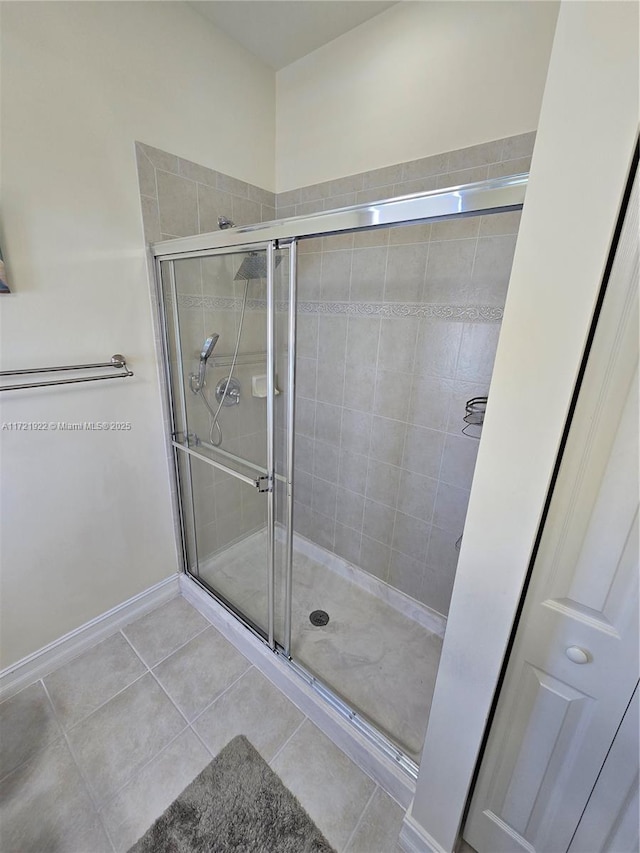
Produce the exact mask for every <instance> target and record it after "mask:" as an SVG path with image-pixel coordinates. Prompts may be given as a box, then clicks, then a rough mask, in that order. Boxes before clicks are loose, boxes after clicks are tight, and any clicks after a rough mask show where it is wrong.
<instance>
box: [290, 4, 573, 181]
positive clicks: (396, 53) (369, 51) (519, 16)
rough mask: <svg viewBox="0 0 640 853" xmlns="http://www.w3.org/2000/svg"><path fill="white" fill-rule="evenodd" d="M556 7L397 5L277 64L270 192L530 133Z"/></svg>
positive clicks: (549, 46)
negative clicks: (274, 155) (286, 63)
mask: <svg viewBox="0 0 640 853" xmlns="http://www.w3.org/2000/svg"><path fill="white" fill-rule="evenodd" d="M557 12H558V4H557V3H555V2H519V0H518V2H451V0H446V2H419V3H398V4H397V5H396V6H393V7H392V8H391V9H388V10H387V11H386V12H383V13H382V14H380V15H377V16H376V17H375V18H373V19H372V20H370V21H367V22H366V23H364V24H362V25H361V26H359V27H357V28H355V29H354V30H351V31H350V32H348V33H346V34H345V35H344V36H341V37H340V38H338V39H336V40H335V41H332V42H330V43H329V44H327V45H325V46H324V47H322V48H319V49H318V50H316V51H314V52H313V53H311V54H309V55H308V56H306V57H304V58H302V59H300V60H298V61H297V62H294V63H292V64H291V65H289V66H287V67H286V68H283V69H282V70H281V71H279V72H278V74H277V78H276V79H277V104H278V111H277V132H276V133H277V136H276V138H277V148H276V150H277V161H276V184H277V190H278V192H282V191H284V190H288V189H292V188H295V187H299V186H306V185H308V184H312V183H317V182H320V181H326V180H330V179H332V178H337V177H342V176H344V175H350V174H354V173H357V172H363V171H365V170H368V169H377V168H380V167H382V166H388V165H391V164H393V163H399V162H404V161H407V160H414V159H417V158H420V157H426V156H429V155H432V154H439V153H441V152H443V151H450V150H453V149H457V148H464V147H466V146H469V145H476V144H478V143H481V142H487V141H489V140H491V139H499V138H502V137H505V136H512V135H515V134H519V133H525V132H527V131H530V130H535V129H536V127H537V124H538V113H539V111H540V102H541V98H542V91H543V88H544V81H545V78H546V73H547V65H548V61H549V53H550V50H551V42H552V39H553V32H554V27H555V22H556V16H557Z"/></svg>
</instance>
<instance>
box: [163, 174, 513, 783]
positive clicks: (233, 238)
mask: <svg viewBox="0 0 640 853" xmlns="http://www.w3.org/2000/svg"><path fill="white" fill-rule="evenodd" d="M528 177H529V176H528V174H520V175H513V176H510V177H507V178H497V179H491V180H487V181H480V182H478V183H473V184H467V185H465V186H456V187H449V188H445V189H441V190H433V191H431V192H426V193H416V194H414V195H409V196H403V197H397V198H391V199H383V200H381V201H378V202H370V203H367V204H360V205H354V206H352V207H348V208H342V209H339V210H333V211H325V212H323V213H317V214H312V215H309V216H298V217H291V218H288V219H282V220H275V221H273V222H267V223H258V224H255V225H248V226H239V227H236V228H233V229H228V230H225V231H220V232H212V233H209V234H201V235H198V236H193V237H182V238H176V239H173V240H167V241H163V242H160V243H155V244H153V245H152V247H151V250H152V253H153V255H154V256H155V258H156V264H157V269H158V281H159V282H160V278H159V262H160V260H161V259H162V260H177V259H179V258H187V257H191V258H193V257H206V256H210V255H214V254H218V253H223V252H224V253H229V252H235V251H243V250H244V251H250V250H255V249H256V248H260V247H264V245H265V242H264V241H265V240H267V241H269V243H268V245H270V246H271V249H270V256H269V257H270V261H269V270H270V280H271V285H270V291H269V292H270V297H269V304H270V306H271V314H270V319H269V320H268V323H269V327H270V329H271V332H270V335H271V337H270V345H269V346H270V351H269V353H268V374H267V376H268V391H267V393H268V397H269V398H270V401H271V402H270V406H269V412H270V414H268V418H269V419H270V420H271V433H270V447H271V453H272V454H273V452H274V444H273V441H274V433H273V427H274V424H273V417H274V410H273V404H274V393H275V352H274V339H273V327H274V313H275V303H274V293H273V275H274V267H273V260H274V252H275V250H276V249H283V248H287V247H288V248H289V252H290V255H289V299H288V311H289V317H288V335H287V339H288V363H287V375H288V382H287V451H286V460H287V471H286V500H287V512H286V518H287V524H286V528H287V529H286V543H285V591H284V598H285V601H284V606H285V630H284V638H283V642H282V644H280V643H279V642H277V641H276V640H275V637H274V636H273V633H272V631H271V630H270V631H269V637H268V641H269V645H270V648H271V649H272V650H274V651H275V652H277V653H280V654H281V655H282V657H283V658H284V659H285V660H286V661H287V662H288V664H289V665H290V667H291V668H292V670H293V671H294V672H295V673H296V674H297V675H298V676H299V677H300V678H301V679H302V680H304V681H305V682H306V683H307V684H308V685H309V686H310V687H311V688H313V690H314V691H315V692H316V693H317V694H319V695H320V696H321V697H322V699H323V701H325V702H326V703H327V704H328V705H329V706H331V707H332V708H333V709H334V710H335V711H337V712H338V714H339V715H340V716H342V717H343V718H344V719H345V720H347V721H348V722H349V723H350V724H351V725H353V727H354V728H355V729H356V730H357V731H359V732H360V734H362V735H363V736H364V737H365V738H366V739H367V740H368V742H369V743H370V744H371V745H372V746H373V747H374V748H375V749H376V750H379V751H380V752H381V753H383V754H385V755H386V756H387V757H388V758H391V759H392V760H393V761H394V762H396V763H397V765H398V766H399V767H400V768H401V769H402V770H403V771H404V772H405V773H406V774H408V776H410V777H412V778H413V779H416V778H417V774H418V766H417V765H416V763H415V762H414V761H413V760H412V759H411V758H409V756H407V755H406V754H405V753H404V752H402V751H401V750H400V749H399V748H398V747H397V746H396V745H395V744H393V742H392V741H390V740H389V739H388V738H387V737H386V736H385V735H383V734H382V733H381V732H380V731H379V730H378V729H377V728H376V726H375V725H373V724H372V723H370V722H369V721H368V720H367V719H366V717H364V716H363V715H362V714H361V713H360V712H358V711H356V710H355V709H354V708H352V707H350V706H349V704H348V703H347V702H345V701H344V700H343V699H342V698H341V697H340V696H339V695H337V694H336V693H334V692H333V691H332V690H331V688H330V687H328V686H327V685H325V684H323V683H321V682H320V681H319V680H318V679H317V678H316V677H315V676H314V675H313V674H311V673H310V672H308V671H307V670H306V669H305V668H304V667H303V666H302V665H300V664H298V663H297V662H296V661H295V660H292V658H291V630H292V627H291V610H292V593H293V589H292V580H293V491H294V482H293V462H294V449H295V370H296V365H295V344H296V290H297V287H296V274H297V273H296V250H297V243H298V239H302V238H310V237H318V236H322V235H332V234H340V233H356V232H359V231H365V230H370V229H372V228H384V227H390V226H394V225H403V224H413V223H419V222H438V221H444V220H448V219H458V218H465V217H469V216H478V215H482V214H484V213H487V214H491V213H501V212H507V211H517V210H521V209H522V206H523V203H524V198H525V192H526V187H527V182H528ZM252 240H254V241H255V242H251V241H252ZM268 290H269V283H268ZM269 346H268V348H269ZM168 375H169V374H168V373H167V376H168ZM175 452H177V451H175ZM271 460H272V462H273V461H274V456H273V455H272V456H271ZM272 476H275V477H276V479H282V477H278V476H277V475H276V473H275V472H274V471H273V470H272ZM274 484H275V483H272V485H274ZM268 528H269V529H270V534H268V535H270V537H271V538H270V542H269V548H268V551H269V554H270V555H271V556H270V558H269V560H270V566H269V571H270V588H269V589H270V600H271V606H272V607H273V606H274V604H275V589H274V570H275V536H274V534H275V518H274V515H273V497H272V498H271V515H270V523H269V524H268ZM182 533H183V536H184V528H182ZM205 589H207V592H209V594H211V590H209V589H208V588H207V587H205ZM218 600H219V601H220V599H218ZM220 603H222V604H223V605H224V606H225V607H227V609H228V610H230V611H231V612H232V613H233V614H234V615H235V616H236V617H238V618H240V620H241V621H243V623H244V624H245V625H246V626H247V627H249V628H251V627H252V626H251V625H248V624H247V622H246V620H245V619H243V618H242V615H241V614H238V613H237V612H236V611H235V610H234V609H233V608H230V607H229V606H228V604H227V603H226V602H224V601H221V602H220ZM272 622H273V613H271V616H270V624H271V626H272ZM254 633H258V632H255V630H254ZM258 635H259V636H260V634H258ZM262 639H263V640H264V639H265V638H264V637H262Z"/></svg>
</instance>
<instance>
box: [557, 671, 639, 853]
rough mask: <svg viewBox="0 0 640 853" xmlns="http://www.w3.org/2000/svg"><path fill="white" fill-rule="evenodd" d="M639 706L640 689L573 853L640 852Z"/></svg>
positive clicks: (581, 823) (589, 806)
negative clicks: (639, 800) (639, 794)
mask: <svg viewBox="0 0 640 853" xmlns="http://www.w3.org/2000/svg"><path fill="white" fill-rule="evenodd" d="M639 704H640V703H639V701H638V689H637V688H636V692H635V693H634V694H633V700H632V701H631V704H630V705H629V707H628V708H627V713H626V714H625V715H624V719H623V721H622V724H621V726H620V728H619V729H618V731H617V733H616V737H615V740H614V741H613V745H612V747H611V750H610V751H609V754H608V755H607V760H606V761H605V763H604V767H603V768H602V771H601V772H600V775H599V776H598V781H597V783H596V786H595V788H594V789H593V793H592V794H591V797H590V799H589V802H588V803H587V808H586V809H585V812H584V814H583V815H582V818H581V820H580V824H579V825H578V829H577V830H576V834H575V835H574V836H573V840H572V842H571V847H569V853H608V851H615V853H630V851H633V850H639V849H640V833H639V826H640V813H639V812H640V809H639V805H640V804H639V802H638V730H639V726H640V713H639V708H638V705H639Z"/></svg>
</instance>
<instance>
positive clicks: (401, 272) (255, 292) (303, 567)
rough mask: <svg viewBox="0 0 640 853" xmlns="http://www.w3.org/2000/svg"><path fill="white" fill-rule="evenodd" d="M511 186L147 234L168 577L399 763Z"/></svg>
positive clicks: (412, 748)
mask: <svg viewBox="0 0 640 853" xmlns="http://www.w3.org/2000/svg"><path fill="white" fill-rule="evenodd" d="M526 182H527V176H526V175H519V176H514V177H511V178H503V179H498V180H491V181H484V182H482V183H478V184H470V185H467V186H464V187H454V188H449V189H446V190H440V191H433V192H428V193H423V194H418V195H414V196H406V197H402V198H395V199H391V200H386V201H381V202H378V203H370V204H365V205H359V206H356V207H352V208H344V209H341V210H336V211H329V212H325V213H320V214H314V215H311V216H307V217H295V218H291V219H285V220H279V221H275V222H270V223H263V224H259V225H252V226H244V227H239V228H231V229H228V230H224V231H220V232H214V233H210V234H203V235H200V236H197V237H185V238H178V239H173V240H167V241H164V242H162V243H157V244H155V245H154V246H153V254H154V255H155V258H156V273H157V282H158V294H159V300H160V306H161V319H162V330H163V346H164V355H165V366H166V379H167V391H168V398H169V402H170V410H171V424H170V425H169V430H170V433H171V435H170V440H171V444H172V447H173V452H174V460H175V472H176V490H177V497H178V505H179V514H180V528H181V532H182V547H183V559H184V568H185V571H186V572H187V573H188V574H189V575H190V576H191V577H192V578H193V579H194V581H195V582H197V583H198V584H200V585H201V586H202V587H204V588H205V589H206V590H207V591H208V592H209V593H210V594H211V595H213V596H214V597H215V598H216V599H217V600H218V601H219V602H220V603H221V604H222V605H223V606H224V607H225V608H227V609H228V610H229V611H231V612H232V613H233V614H234V615H235V616H236V617H237V618H238V619H239V620H241V621H242V622H243V623H244V625H245V626H246V627H247V628H248V629H249V630H251V631H253V632H254V634H256V635H257V636H258V637H260V638H261V639H262V640H263V641H264V642H265V643H266V644H268V646H269V647H270V648H271V649H272V650H273V651H274V652H275V653H276V654H279V655H281V657H282V659H283V660H284V661H286V663H287V665H288V666H291V667H293V668H294V669H295V671H296V672H297V673H298V674H299V675H300V677H302V678H304V679H306V680H307V681H308V683H310V684H312V685H313V686H314V687H315V688H316V689H317V690H318V691H319V692H320V693H321V694H322V695H323V696H324V697H325V698H326V699H327V700H328V701H330V702H331V703H332V704H333V707H334V708H336V709H337V710H338V711H340V712H341V713H342V714H343V715H344V716H345V717H347V718H348V719H349V720H351V722H352V723H353V724H354V725H356V726H358V727H359V729H360V731H361V732H363V733H364V734H365V735H366V736H367V737H368V738H369V740H370V741H371V742H372V743H373V744H375V745H376V747H378V748H380V749H383V750H385V751H386V752H387V754H389V755H392V756H393V757H394V759H395V760H397V761H398V762H399V763H400V765H401V766H402V767H403V768H404V769H405V770H406V771H407V772H409V773H411V774H414V775H415V773H416V771H417V761H418V760H419V755H420V751H421V748H422V742H423V738H424V732H425V729H426V724H427V719H428V711H429V706H430V702H431V694H432V691H433V686H434V682H435V676H436V672H437V666H438V660H439V652H440V645H441V635H442V632H443V626H444V624H445V619H444V617H443V616H442V615H441V614H442V613H443V612H446V608H445V606H444V605H441V604H439V602H440V601H441V600H442V598H443V595H442V592H441V591H439V590H438V588H437V586H438V575H437V572H435V573H434V572H433V571H432V569H431V568H430V566H431V565H432V564H433V563H434V562H435V563H437V562H438V561H440V562H441V563H442V564H443V565H444V564H445V563H446V564H447V565H448V566H450V567H451V574H453V573H454V572H455V559H456V554H457V551H456V549H457V548H459V546H460V541H461V538H462V528H463V525H464V512H465V511H466V499H467V497H468V488H469V487H470V476H471V475H470V474H469V470H471V472H472V468H473V459H475V456H474V455H473V454H474V452H475V448H477V439H478V438H479V437H480V431H481V424H482V415H483V412H484V407H485V406H486V395H487V392H488V383H489V378H490V370H491V362H492V359H491V358H488V357H487V352H489V351H493V352H495V344H496V340H497V330H498V328H499V326H498V325H497V324H496V323H493V324H492V323H485V324H484V325H482V322H480V324H479V325H477V326H473V325H472V323H471V322H469V323H468V324H467V325H465V320H469V321H471V320H473V321H478V320H479V321H483V320H486V319H488V320H491V319H492V318H493V315H492V314H491V312H492V311H496V312H498V313H499V307H498V306H499V305H500V304H503V302H504V295H505V292H506V283H507V281H508V275H509V271H510V257H509V253H508V252H506V254H505V252H503V253H502V255H499V253H498V254H496V253H497V249H496V246H498V243H497V242H496V240H498V241H499V240H502V241H503V243H500V244H499V245H500V246H503V244H504V245H507V244H506V242H505V241H507V239H508V240H510V241H511V243H515V236H514V234H513V228H511V229H509V228H508V227H506V224H507V220H508V217H509V216H512V215H513V212H514V211H519V210H520V208H521V207H522V203H523V200H524V192H525V188H526ZM501 215H502V218H500V217H501ZM500 223H502V226H500ZM505 232H506V233H505ZM474 234H475V236H473V235H474ZM483 234H484V235H485V237H484V238H483V237H482V235H483ZM479 235H480V236H479ZM496 235H497V236H496ZM480 239H484V240H485V242H484V243H483V244H482V247H481V248H479V246H480V242H479V241H480ZM430 241H431V242H430ZM447 241H452V242H450V243H448V245H447ZM454 243H455V245H454ZM472 243H473V247H472V245H471V244H472ZM511 243H509V245H511ZM503 248H504V246H503ZM472 249H473V251H472ZM453 250H455V258H456V263H457V264H458V266H460V269H463V267H464V265H465V264H466V265H467V267H468V274H465V275H466V278H465V275H462V274H461V275H462V279H464V281H463V284H462V288H463V290H464V300H462V297H461V299H460V300H458V301H460V302H462V301H464V307H463V306H462V305H456V299H452V298H451V297H450V294H449V295H448V294H447V288H450V287H451V281H450V278H451V275H450V271H449V272H448V271H447V269H446V263H445V262H444V259H446V257H447V251H449V252H451V251H453ZM483 252H484V254H485V255H486V257H484V255H482V253H483ZM467 256H468V257H467ZM483 264H484V267H483ZM476 267H477V270H478V272H477V273H476ZM465 269H466V267H465ZM482 269H484V273H483V275H484V278H483V276H482V275H481V271H482ZM462 279H461V280H462ZM474 288H475V290H474ZM469 303H471V307H470V305H469ZM487 306H488V307H487ZM491 306H494V308H492V307H491ZM474 312H475V313H474ZM483 312H484V314H483ZM485 315H486V316H485ZM496 316H497V314H496ZM467 326H468V327H467ZM465 336H466V337H465ZM473 347H475V349H473ZM477 353H480V354H481V356H482V358H484V362H483V364H484V367H483V369H482V370H479V369H477V363H478V362H479V360H481V359H480V356H478V355H477ZM482 353H484V355H482ZM474 359H475V362H474ZM487 364H488V367H487ZM458 420H459V422H460V423H458ZM463 430H464V432H463ZM460 433H462V435H463V436H464V438H461V437H460V435H459V434H460ZM474 442H475V447H474ZM470 448H471V449H470ZM436 494H439V495H441V498H440V503H437V501H436ZM434 507H435V508H434ZM438 507H440V508H439V509H438ZM447 508H448V510H447ZM445 510H447V512H448V514H446V513H445ZM438 513H439V516H440V517H438ZM445 515H446V517H445Z"/></svg>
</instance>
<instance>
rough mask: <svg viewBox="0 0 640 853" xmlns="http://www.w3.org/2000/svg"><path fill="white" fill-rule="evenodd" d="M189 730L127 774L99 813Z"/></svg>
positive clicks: (181, 732)
mask: <svg viewBox="0 0 640 853" xmlns="http://www.w3.org/2000/svg"><path fill="white" fill-rule="evenodd" d="M187 731H189V726H188V725H186V726H185V727H184V728H183V729H180V731H179V732H178V733H177V734H176V735H174V737H172V738H171V740H170V741H168V743H166V744H165V745H164V746H163V747H162V749H160V750H159V751H158V752H156V753H155V754H154V755H152V756H151V758H150V759H149V760H148V761H145V762H144V764H141V765H140V766H139V767H137V768H136V770H135V771H134V772H133V773H131V774H130V775H129V776H127V778H126V779H125V780H124V782H123V783H122V784H121V785H119V786H118V788H116V790H115V791H114V792H113V793H112V794H110V795H109V796H108V797H107V798H105V801H104V803H103V805H102V806H101V807H100V808H99V809H98V813H99V814H103V813H104V812H105V811H106V809H107V808H108V807H109V806H110V805H111V804H112V803H113V801H114V800H115V799H116V797H118V796H120V794H121V793H122V792H123V791H124V789H125V788H126V787H127V785H130V784H131V782H133V781H134V779H136V778H137V777H138V776H139V775H140V774H141V773H142V771H143V770H146V768H147V767H149V765H150V764H152V763H153V762H154V761H155V760H156V759H157V758H159V757H160V756H161V755H162V754H163V753H164V752H166V751H167V750H168V749H169V747H170V746H172V745H173V744H174V743H175V742H176V741H177V740H178V738H179V737H181V736H182V735H183V734H184V733H185V732H187ZM207 752H209V750H207ZM114 847H115V845H114Z"/></svg>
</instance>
